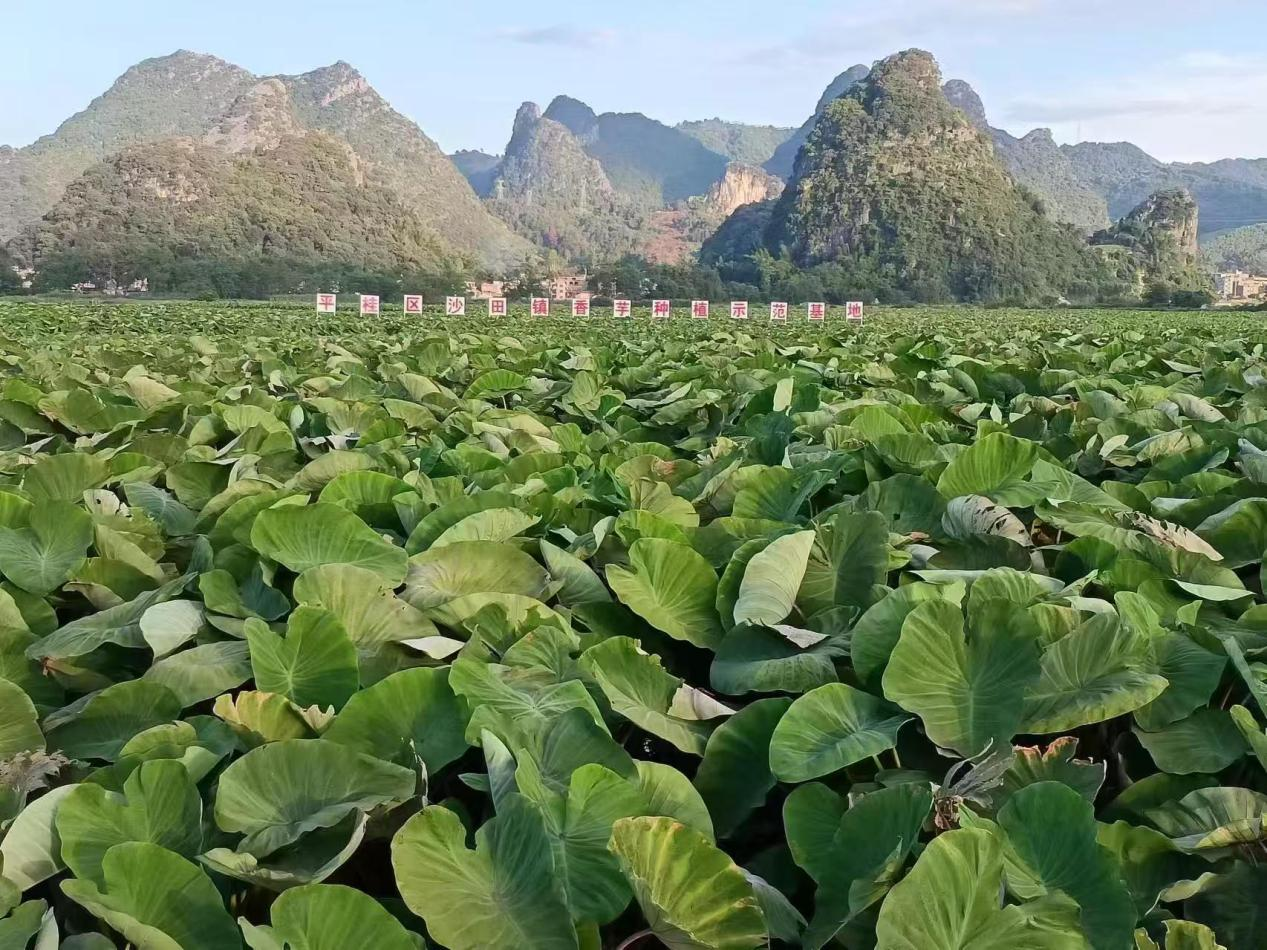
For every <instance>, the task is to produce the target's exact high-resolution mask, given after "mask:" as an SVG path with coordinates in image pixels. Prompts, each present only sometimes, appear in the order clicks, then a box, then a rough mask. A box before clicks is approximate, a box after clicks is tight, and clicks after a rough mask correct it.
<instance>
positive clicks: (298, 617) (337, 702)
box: [245, 606, 360, 709]
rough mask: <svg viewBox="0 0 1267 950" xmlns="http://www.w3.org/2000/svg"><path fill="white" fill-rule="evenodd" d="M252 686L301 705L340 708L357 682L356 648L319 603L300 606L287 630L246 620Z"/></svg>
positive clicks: (335, 619) (330, 614)
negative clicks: (318, 605) (280, 630)
mask: <svg viewBox="0 0 1267 950" xmlns="http://www.w3.org/2000/svg"><path fill="white" fill-rule="evenodd" d="M245 630H246V639H247V642H248V643H249V644H250V649H251V670H252V671H253V673H254V675H255V685H256V687H257V688H258V689H260V690H262V691H263V692H266V693H278V694H280V695H282V696H285V697H286V698H287V699H289V700H291V701H292V702H294V703H295V705H297V706H299V707H301V708H307V707H308V706H320V707H321V708H323V709H324V708H326V707H329V706H332V707H334V708H335V709H339V708H341V707H342V706H343V705H344V703H346V702H347V701H348V699H349V698H350V697H351V696H352V694H353V693H355V692H356V690H357V686H358V685H359V684H360V673H359V671H358V668H357V658H356V647H355V646H354V645H353V644H352V641H351V640H350V639H348V635H347V631H346V630H344V629H343V624H341V623H340V622H339V620H338V618H337V617H336V616H335V615H334V614H333V613H331V612H330V611H328V610H323V609H321V608H319V607H306V606H305V607H298V608H296V609H295V612H294V613H292V614H291V615H290V619H289V621H288V623H287V627H286V635H285V636H284V637H283V636H281V635H280V634H277V633H274V632H273V630H272V629H271V628H270V627H269V626H268V624H266V623H264V622H263V621H262V620H256V619H254V618H252V619H250V620H248V621H246V625H245Z"/></svg>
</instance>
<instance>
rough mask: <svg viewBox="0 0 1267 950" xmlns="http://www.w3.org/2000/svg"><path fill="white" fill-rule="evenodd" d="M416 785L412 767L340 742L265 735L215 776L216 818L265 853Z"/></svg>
mask: <svg viewBox="0 0 1267 950" xmlns="http://www.w3.org/2000/svg"><path fill="white" fill-rule="evenodd" d="M415 784H416V779H415V776H414V773H413V772H412V771H411V770H410V769H406V768H402V767H401V766H398V765H392V764H391V763H390V762H384V761H382V760H381V759H376V758H374V757H373V756H369V755H365V754H363V753H360V752H357V751H356V750H355V749H350V748H348V747H346V746H342V745H339V744H338V743H337V742H329V741H327V740H325V739H287V740H284V741H281V742H270V743H269V744H267V745H262V746H260V747H259V748H257V749H252V750H251V751H250V752H248V753H247V754H246V755H244V756H242V758H240V759H237V760H236V761H234V762H233V763H231V764H230V765H229V767H228V768H227V769H225V770H224V773H223V774H222V775H221V776H220V784H219V790H218V792H217V794H216V804H215V818H216V824H217V825H219V826H220V828H221V829H222V830H224V831H229V832H238V833H242V834H245V835H246V836H247V837H246V839H245V840H244V841H243V842H242V844H241V845H240V846H239V849H240V850H243V851H250V852H252V853H253V854H255V855H256V856H257V857H265V856H267V855H269V854H270V853H272V852H273V851H275V850H277V849H278V848H280V847H283V846H284V845H287V844H290V843H291V842H293V841H295V840H296V839H298V838H299V836H300V835H302V834H304V833H306V832H308V831H312V830H314V829H317V828H329V827H331V826H332V825H334V824H336V823H337V822H339V821H342V820H343V819H344V818H346V817H347V816H348V815H349V814H350V813H351V812H353V811H357V810H359V811H369V810H370V809H372V808H376V807H378V806H380V805H394V804H399V803H400V802H403V801H405V800H406V799H407V798H409V797H410V796H412V795H413V793H414V788H415Z"/></svg>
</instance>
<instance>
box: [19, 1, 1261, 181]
mask: <svg viewBox="0 0 1267 950" xmlns="http://www.w3.org/2000/svg"><path fill="white" fill-rule="evenodd" d="M13 6H14V7H16V9H6V10H5V12H4V17H3V23H4V32H5V42H4V44H3V50H4V54H3V55H2V56H0V144H8V145H13V146H21V145H26V144H29V143H30V142H31V141H33V140H34V139H35V138H37V137H38V136H40V135H43V134H45V133H48V132H51V131H53V130H54V129H55V128H56V127H57V125H58V124H59V123H60V122H61V121H62V120H63V119H65V118H66V117H68V116H69V115H71V114H73V113H74V112H76V111H78V110H79V109H82V108H83V107H84V106H85V105H87V103H88V102H89V101H90V100H91V99H92V98H93V97H94V96H96V95H98V94H100V93H101V92H103V91H104V90H105V89H106V88H107V87H108V86H109V85H110V83H111V82H113V80H114V79H115V78H116V77H117V76H118V75H119V74H120V73H122V72H123V71H124V70H125V69H127V67H128V66H130V65H132V64H133V63H135V62H137V61H139V60H141V59H145V58H147V57H151V56H161V55H164V54H167V53H170V52H172V51H174V50H176V49H181V48H184V49H191V50H196V51H198V52H204V53H211V54H214V55H216V56H219V57H221V58H222V59H226V60H229V61H230V62H233V63H236V64H238V65H239V66H242V67H245V68H246V69H249V70H251V71H252V72H254V73H257V74H259V75H268V74H274V73H296V72H303V71H306V70H309V69H313V68H315V67H317V66H322V65H326V64H328V63H331V62H334V61H336V60H340V59H342V60H346V61H347V62H350V63H351V64H352V65H354V66H355V67H357V69H359V70H360V71H361V72H362V73H363V74H364V75H365V76H366V78H367V79H368V80H369V81H370V82H371V83H372V84H373V85H374V87H375V88H376V89H377V90H378V91H379V92H380V93H381V94H382V95H383V96H385V97H386V98H387V99H388V101H390V102H391V103H392V105H394V106H395V107H396V108H397V109H398V110H399V111H401V112H403V113H405V114H406V115H408V116H409V117H410V118H412V119H414V120H415V121H416V122H417V123H418V124H419V125H420V126H421V127H422V128H423V130H424V131H426V132H427V134H428V135H430V136H431V137H432V138H433V139H435V140H436V141H437V142H439V144H440V145H441V147H442V148H444V149H445V150H446V151H450V152H451V151H454V150H456V149H459V148H479V149H483V150H485V151H489V152H500V151H501V150H502V148H503V147H504V146H505V143H506V139H507V138H508V136H509V133H510V124H511V120H512V118H513V117H514V113H515V110H516V108H518V106H519V104H520V103H521V102H523V101H525V100H533V101H535V102H538V103H540V104H541V105H542V106H543V107H544V106H545V105H546V103H548V102H549V101H550V99H552V98H553V97H554V96H555V95H558V94H560V93H566V94H568V95H571V96H574V97H576V98H578V99H582V100H584V101H585V102H588V103H589V104H590V105H591V106H593V107H594V108H595V109H596V110H597V111H599V112H608V111H612V112H642V113H645V114H646V115H649V116H651V117H653V118H656V119H660V120H661V121H664V122H668V123H670V124H672V123H675V122H678V121H680V120H683V119H702V118H711V117H713V116H719V117H722V118H725V119H731V120H735V121H743V122H751V123H758V124H770V125H782V126H796V125H799V124H800V123H801V122H803V121H804V120H805V118H806V117H807V116H808V114H809V113H810V112H811V111H812V110H813V107H814V103H815V102H816V100H817V99H818V96H819V95H820V93H821V92H822V90H823V88H824V87H825V86H826V85H827V83H828V82H829V81H830V80H831V78H832V77H833V76H835V75H836V74H837V73H839V72H842V71H843V70H844V69H846V68H847V67H849V66H851V65H853V64H854V63H871V62H873V61H874V60H876V59H879V58H882V57H884V56H886V55H888V54H890V53H893V52H895V51H897V50H900V49H906V48H910V47H913V46H917V47H920V48H923V49H927V50H929V51H930V52H932V53H933V54H934V55H935V56H936V57H937V58H938V60H939V61H940V62H941V65H942V69H943V72H944V73H945V76H946V78H948V79H950V78H959V79H966V80H967V81H968V82H970V83H972V85H973V86H974V87H975V88H976V89H977V91H978V92H979V93H980V94H981V96H982V98H983V99H984V101H985V104H986V109H987V111H988V113H989V116H990V120H991V122H992V123H993V124H994V125H996V126H1000V127H1002V128H1005V129H1007V130H1008V131H1010V132H1013V133H1014V134H1024V133H1025V132H1027V131H1029V130H1030V129H1032V128H1035V127H1040V126H1041V127H1047V128H1050V129H1052V131H1053V133H1054V134H1055V136H1056V138H1057V140H1058V141H1061V142H1076V141H1084V140H1087V141H1123V140H1125V141H1131V142H1134V143H1135V144H1137V145H1139V146H1141V147H1142V148H1144V149H1145V150H1146V151H1148V152H1150V153H1152V154H1154V155H1156V156H1157V157H1158V158H1162V159H1165V160H1168V161H1212V160H1215V159H1218V158H1226V157H1249V158H1258V157H1264V156H1267V43H1264V37H1267V2H1265V0H1203V2H1199V3H1194V2H1192V0H881V2H877V0H868V2H855V0H834V2H826V0H824V2H819V0H776V2H770V0H766V2H763V3H757V2H754V0H729V2H726V3H716V2H701V0H673V2H668V0H639V2H636V3H629V2H621V3H611V2H601V0H600V2H594V0H588V2H572V0H537V2H528V3H525V2H522V0H519V2H509V0H466V2H461V0H456V2H455V0H449V2H444V3H436V2H429V0H428V2H420V0H413V2H410V0H355V2H350V0H342V2H331V0H304V2H294V0H249V2H247V0H214V2H203V0H184V2H180V0H176V2H173V0H53V2H47V0H46V2H42V3H39V2H27V0H17V2H15V3H13Z"/></svg>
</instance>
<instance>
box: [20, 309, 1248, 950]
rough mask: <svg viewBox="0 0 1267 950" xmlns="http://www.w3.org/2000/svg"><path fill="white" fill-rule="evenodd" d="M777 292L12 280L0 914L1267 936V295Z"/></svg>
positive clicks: (519, 946)
mask: <svg viewBox="0 0 1267 950" xmlns="http://www.w3.org/2000/svg"><path fill="white" fill-rule="evenodd" d="M478 308H479V304H478V302H473V303H472V304H471V309H472V310H475V309H478ZM759 309H760V308H758V307H756V306H755V305H754V307H753V311H754V317H753V319H752V320H750V321H748V322H746V323H741V322H739V321H731V320H729V319H727V318H725V317H724V316H721V317H719V316H714V317H713V318H712V319H711V320H709V321H708V322H704V321H694V320H690V319H687V318H686V316H685V312H684V311H679V313H678V315H677V316H676V318H675V319H673V320H671V321H667V322H659V321H657V322H652V321H651V320H650V319H648V315H647V314H646V312H645V311H639V312H638V313H637V314H636V316H635V319H632V320H625V321H616V320H613V319H612V318H611V317H610V314H609V312H608V311H601V310H600V311H596V312H597V314H598V315H596V316H594V317H591V318H588V319H573V318H571V317H570V316H568V317H565V316H555V317H553V318H550V319H533V318H531V317H529V316H527V314H526V313H523V312H516V313H515V314H512V316H511V317H510V318H501V319H498V320H491V319H489V318H487V317H484V316H474V317H468V318H465V319H462V320H455V319H445V318H443V317H441V316H439V315H438V314H436V313H428V314H425V315H424V316H423V317H422V318H418V317H412V316H411V317H406V316H405V315H404V314H402V313H400V312H399V311H398V310H397V311H389V312H387V313H384V314H382V315H379V316H375V317H362V316H360V315H359V314H357V313H355V312H353V311H350V310H348V311H343V310H341V311H340V312H338V313H337V314H333V315H318V314H316V313H314V312H312V307H311V306H310V305H303V306H299V305H294V306H288V305H272V306H270V305H260V304H242V305H220V304H203V303H158V302H155V303H145V304H132V303H118V304H107V303H54V302H41V303H0V364H2V366H0V369H2V375H0V948H7V947H14V948H26V947H29V946H31V945H34V946H37V947H39V948H40V950H44V948H50V950H51V948H57V947H59V946H60V947H68V948H71V950H104V948H109V947H118V948H122V947H127V946H132V947H137V948H155V950H172V948H183V950H240V948H244V947H249V948H253V950H285V948H287V947H290V948H295V950H299V948H306V950H307V948H310V950H346V948H352V947H366V948H376V950H417V948H419V947H421V946H426V947H437V948H447V950H500V948H505V950H602V948H606V950H616V948H622V950H648V948H652V947H656V946H660V945H664V946H668V947H671V948H675V950H690V948H702V950H747V948H759V947H766V946H775V947H807V948H819V947H831V948H844V950H872V948H878V950H956V948H960V950H984V948H1000V950H1002V948H1008V950H1021V948H1031V950H1081V948H1093V950H1128V948H1139V950H1144V948H1158V947H1160V946H1162V944H1163V942H1164V945H1165V947H1166V948H1167V950H1187V948H1192V950H1196V948H1204V950H1214V948H1215V947H1218V946H1222V947H1226V948H1228V950H1259V948H1261V947H1263V946H1267V916H1265V915H1264V913H1263V910H1262V907H1263V905H1264V901H1265V900H1267V771H1265V769H1267V598H1265V597H1264V592H1263V590H1264V588H1263V579H1262V571H1263V562H1264V553H1265V552H1267V323H1264V322H1263V321H1264V318H1267V315H1263V314H1253V313H1241V314H1232V313H1211V312H1207V313H1146V312H1129V311H1120V310H1101V311H1089V310H1068V311H1050V312H1037V311H1013V310H969V309H965V308H945V309H936V308H930V309H921V310H884V309H881V310H877V311H875V312H874V313H869V314H868V319H867V322H866V323H865V324H864V325H862V326H861V327H855V326H850V325H847V324H846V323H845V321H844V320H843V318H842V317H841V316H835V317H834V319H832V320H831V321H830V322H828V323H827V324H824V325H814V324H809V323H807V322H806V321H805V320H804V313H803V310H801V311H797V310H796V309H795V308H794V309H793V315H792V319H791V320H790V322H789V323H788V324H787V325H774V326H771V325H770V324H769V323H768V322H767V321H766V320H765V319H763V315H758V310H759ZM798 317H799V319H798Z"/></svg>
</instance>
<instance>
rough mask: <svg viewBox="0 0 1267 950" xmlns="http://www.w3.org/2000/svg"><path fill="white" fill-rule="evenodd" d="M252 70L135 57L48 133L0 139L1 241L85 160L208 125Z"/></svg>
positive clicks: (191, 58) (205, 59) (58, 192)
mask: <svg viewBox="0 0 1267 950" xmlns="http://www.w3.org/2000/svg"><path fill="white" fill-rule="evenodd" d="M255 81H256V80H255V77H254V76H252V75H251V74H250V73H248V72H247V71H246V70H245V69H240V68H239V67H237V66H234V65H232V64H230V63H226V62H224V61H223V60H220V59H216V58H215V57H214V56H204V55H202V54H200V53H191V52H188V51H187V50H179V51H177V52H175V53H172V54H171V55H170V56H160V57H158V58H156V59H147V60H144V61H142V62H140V63H137V64H136V65H135V66H133V67H132V68H131V69H129V70H128V71H127V72H125V73H124V74H123V75H122V76H120V77H119V78H118V79H117V80H115V82H114V84H113V85H112V86H111V87H110V88H109V89H107V90H106V91H105V92H104V93H102V94H101V95H100V96H98V97H97V98H96V99H94V100H93V101H92V102H91V103H89V104H88V106H87V108H85V109H84V110H83V111H82V112H78V113H76V114H75V115H73V116H71V117H70V118H69V119H67V120H66V121H65V122H63V123H62V124H61V125H60V126H58V128H57V130H56V131H55V132H53V133H52V134H50V135H45V136H43V137H42V138H40V139H39V140H37V141H36V142H34V143H32V144H31V145H28V146H26V147H25V148H18V149H14V148H9V147H8V146H0V242H2V241H6V240H8V239H9V238H11V237H13V236H14V235H15V234H17V233H18V231H19V229H20V228H21V227H22V226H23V225H25V224H29V223H30V222H32V221H34V220H35V219H36V218H38V217H39V216H40V215H42V214H43V213H44V212H45V211H47V210H49V208H51V207H52V206H53V205H54V204H55V203H56V202H57V200H58V199H59V198H60V197H61V196H62V192H64V191H65V190H66V186H67V185H69V184H70V183H71V182H72V181H74V180H75V178H77V177H78V176H79V175H80V174H81V173H83V172H84V170H85V169H87V168H88V167H89V166H90V165H93V164H95V163H96V162H99V161H101V160H102V159H103V158H106V157H107V156H108V155H111V154H113V153H114V152H117V151H119V150H120V149H123V148H126V147H128V146H130V145H140V144H143V143H145V142H153V141H157V140H158V139H163V138H169V137H171V136H179V135H201V134H203V133H204V132H206V131H207V130H208V129H209V128H211V126H212V125H214V124H215V122H216V121H217V120H218V119H219V117H220V116H221V115H222V114H223V113H224V111H225V110H226V109H228V108H229V106H230V105H231V104H232V103H233V101H234V100H235V99H237V97H238V96H240V95H242V93H244V92H245V91H246V90H247V89H248V88H250V86H252V85H253V84H254V83H255Z"/></svg>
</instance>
